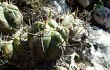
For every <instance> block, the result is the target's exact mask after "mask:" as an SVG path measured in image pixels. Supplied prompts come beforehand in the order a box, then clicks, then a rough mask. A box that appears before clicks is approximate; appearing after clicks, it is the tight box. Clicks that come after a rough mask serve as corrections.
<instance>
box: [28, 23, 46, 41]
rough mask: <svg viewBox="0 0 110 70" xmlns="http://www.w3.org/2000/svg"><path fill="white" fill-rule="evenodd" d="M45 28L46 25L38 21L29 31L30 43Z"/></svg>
mask: <svg viewBox="0 0 110 70" xmlns="http://www.w3.org/2000/svg"><path fill="white" fill-rule="evenodd" d="M44 28H45V25H44V23H43V22H40V21H37V22H35V23H33V25H32V27H31V29H30V30H29V33H30V34H28V40H29V41H30V39H31V38H32V37H33V36H34V35H33V34H35V33H37V32H39V31H42V30H43V29H44Z"/></svg>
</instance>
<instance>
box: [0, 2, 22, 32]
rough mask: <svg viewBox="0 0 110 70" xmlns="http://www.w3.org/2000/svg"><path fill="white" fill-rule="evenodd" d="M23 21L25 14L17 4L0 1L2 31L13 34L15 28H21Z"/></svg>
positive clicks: (0, 25) (0, 29)
mask: <svg viewBox="0 0 110 70" xmlns="http://www.w3.org/2000/svg"><path fill="white" fill-rule="evenodd" d="M22 21H23V16H22V14H21V13H20V11H19V9H18V8H17V6H15V5H13V4H8V3H6V2H2V3H0V32H2V33H3V34H12V33H14V32H15V31H14V30H13V28H19V27H20V26H19V25H20V24H21V23H22Z"/></svg>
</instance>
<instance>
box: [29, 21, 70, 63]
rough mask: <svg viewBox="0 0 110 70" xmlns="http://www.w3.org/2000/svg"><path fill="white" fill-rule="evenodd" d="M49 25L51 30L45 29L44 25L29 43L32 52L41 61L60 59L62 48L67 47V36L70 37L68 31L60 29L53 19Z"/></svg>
mask: <svg viewBox="0 0 110 70" xmlns="http://www.w3.org/2000/svg"><path fill="white" fill-rule="evenodd" d="M50 22H51V23H50ZM52 22H54V24H52ZM48 25H49V26H50V28H45V24H44V28H43V29H42V30H40V31H38V32H37V31H36V33H34V34H36V35H35V36H33V37H32V38H31V40H30V41H29V47H30V51H31V52H32V53H34V55H35V56H36V57H37V59H38V60H41V61H43V60H54V59H58V58H59V57H60V56H61V55H62V54H61V52H62V51H61V46H62V47H64V46H66V40H67V35H69V32H68V29H66V28H64V27H61V28H63V31H62V30H60V29H58V28H57V27H58V23H57V22H56V21H55V20H53V19H52V21H49V22H48ZM36 29H38V28H36Z"/></svg>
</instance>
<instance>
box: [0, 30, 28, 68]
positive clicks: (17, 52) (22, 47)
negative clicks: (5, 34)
mask: <svg viewBox="0 0 110 70" xmlns="http://www.w3.org/2000/svg"><path fill="white" fill-rule="evenodd" d="M24 34H25V33H24V32H23V29H19V30H18V31H17V32H16V33H15V34H14V35H13V36H12V37H13V38H12V39H11V40H8V41H4V40H2V41H1V42H0V45H1V46H2V48H3V49H2V50H3V55H4V57H5V59H7V60H8V63H9V64H12V65H15V66H18V65H21V64H23V62H25V61H26V58H25V57H27V56H28V55H29V53H28V52H27V51H28V50H29V49H28V46H26V43H25V41H26V40H27V39H26V37H27V35H26V34H25V35H24ZM0 48H1V47H0ZM21 66H22V65H21Z"/></svg>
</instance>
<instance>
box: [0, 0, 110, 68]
mask: <svg viewBox="0 0 110 70" xmlns="http://www.w3.org/2000/svg"><path fill="white" fill-rule="evenodd" d="M8 2H9V3H13V4H14V5H16V6H17V7H18V8H19V10H20V12H21V14H22V15H23V23H24V25H23V27H26V28H27V27H28V28H29V29H30V27H31V25H33V24H34V23H35V22H36V21H42V22H45V21H46V20H47V19H48V18H49V15H48V14H49V11H50V10H51V13H50V14H51V18H52V19H54V20H56V22H58V23H62V24H61V25H64V26H65V27H66V26H67V28H68V25H67V24H66V23H67V22H68V23H72V24H73V26H72V27H71V24H70V25H69V27H70V28H69V29H70V36H72V37H70V38H68V39H69V40H68V43H67V45H66V49H63V51H62V55H61V57H60V58H59V59H57V60H51V61H47V62H44V61H41V62H38V61H37V60H36V59H35V58H31V56H32V55H31V54H30V53H26V56H25V55H24V56H23V58H27V59H24V60H23V59H19V57H18V56H14V57H18V62H16V61H15V62H14V61H13V60H10V62H8V61H6V60H3V59H4V58H2V57H1V56H0V59H1V65H0V70H9V69H11V70H15V69H16V70H28V69H29V70H110V55H109V53H110V43H109V42H110V0H66V1H64V0H32V1H31V0H11V1H8ZM26 28H24V30H25V29H26ZM24 30H23V29H22V27H21V32H22V31H24ZM1 32H2V31H1ZM26 32H28V31H26ZM24 34H25V33H24ZM73 34H74V36H73ZM16 35H17V33H16V34H15V36H16ZM18 36H19V35H18ZM24 37H25V36H24ZM23 39H24V38H23ZM0 41H1V40H0ZM25 44H27V45H26V46H29V45H30V44H28V43H25ZM29 48H30V47H29ZM26 50H27V49H26ZM28 51H30V49H28ZM27 54H28V55H29V56H27ZM1 55H2V54H1ZM3 61H6V62H5V63H4V62H3ZM11 61H12V62H11ZM32 61H34V63H33V62H32ZM3 63H4V64H3Z"/></svg>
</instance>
